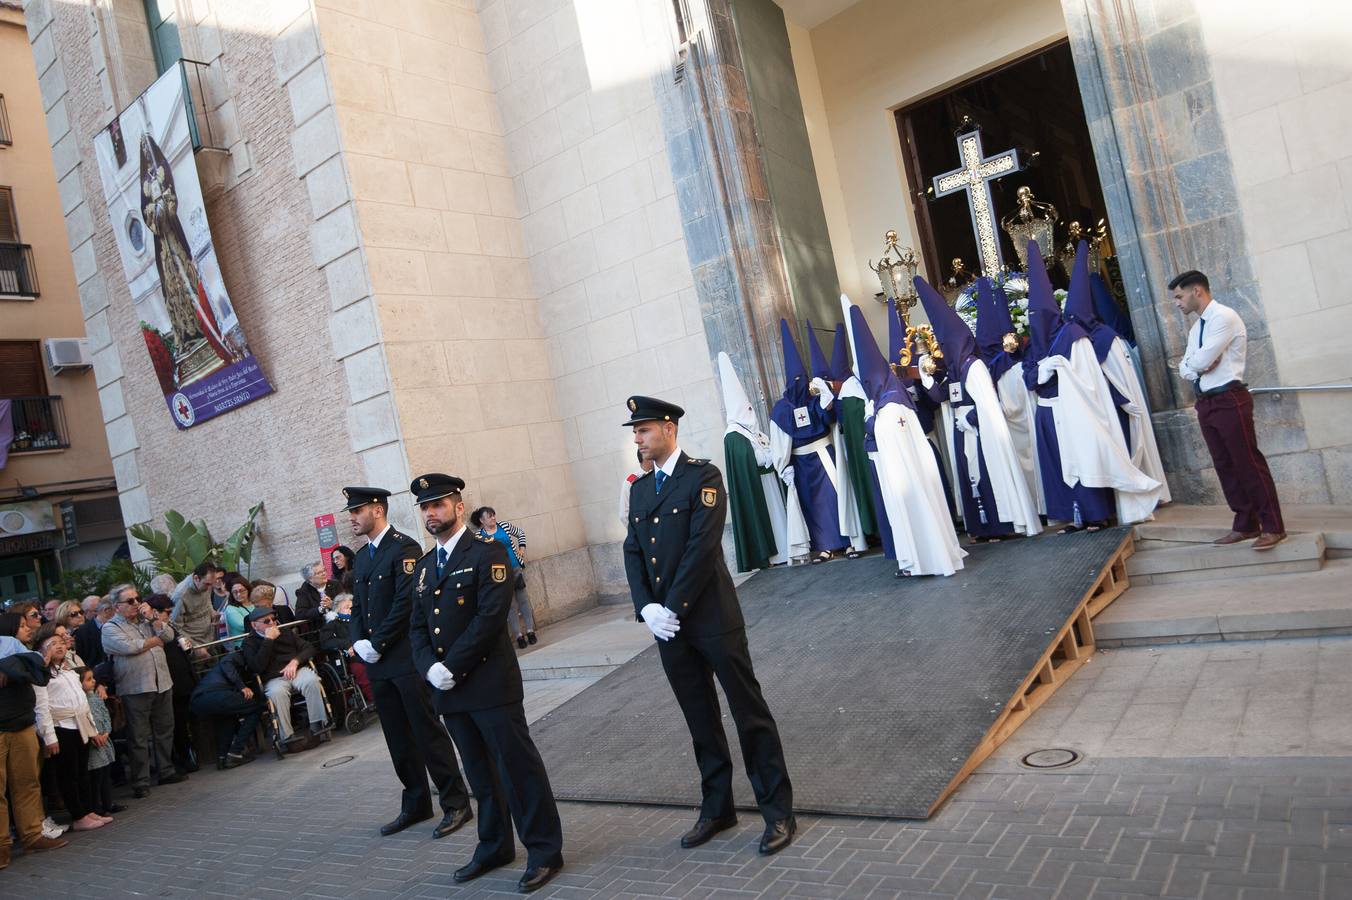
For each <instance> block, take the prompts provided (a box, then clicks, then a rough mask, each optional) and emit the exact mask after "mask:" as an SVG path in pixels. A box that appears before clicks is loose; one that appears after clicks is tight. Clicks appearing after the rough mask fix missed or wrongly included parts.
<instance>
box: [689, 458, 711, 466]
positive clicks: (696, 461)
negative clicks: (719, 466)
mask: <svg viewBox="0 0 1352 900" xmlns="http://www.w3.org/2000/svg"><path fill="white" fill-rule="evenodd" d="M707 462H708V460H707V459H695V458H693V457H692V458H690V459H687V460H686V463H687V464H688V465H692V466H702V465H704V464H705V463H707Z"/></svg>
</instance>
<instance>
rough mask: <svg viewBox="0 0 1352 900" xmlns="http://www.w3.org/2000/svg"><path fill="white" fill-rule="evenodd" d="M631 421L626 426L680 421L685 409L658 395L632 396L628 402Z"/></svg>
mask: <svg viewBox="0 0 1352 900" xmlns="http://www.w3.org/2000/svg"><path fill="white" fill-rule="evenodd" d="M627 405H628V407H629V421H628V422H625V423H623V424H624V425H625V426H629V425H638V424H639V423H640V422H679V421H680V419H681V416H683V415H685V410H683V409H681V408H680V407H679V406H677V405H676V404H675V403H668V402H667V401H666V400H658V399H657V398H656V397H637V396H635V397H630V398H629V402H628V404H627Z"/></svg>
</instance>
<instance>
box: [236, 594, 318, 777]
mask: <svg viewBox="0 0 1352 900" xmlns="http://www.w3.org/2000/svg"><path fill="white" fill-rule="evenodd" d="M249 624H250V629H251V630H250V632H249V633H248V634H247V635H246V636H245V638H244V644H243V646H241V647H240V652H241V654H242V655H243V656H244V664H245V665H246V666H248V668H249V671H250V672H253V673H254V674H255V675H257V676H258V677H259V679H260V680H261V681H262V682H263V691H264V692H265V693H266V694H267V696H268V699H269V700H270V701H271V702H272V707H273V712H274V713H275V715H276V718H277V730H278V732H279V735H278V736H279V738H280V740H281V742H282V743H284V744H286V746H287V749H288V750H289V751H292V752H296V751H299V750H308V749H310V748H311V747H314V746H316V745H317V744H318V743H319V738H320V735H322V734H324V733H325V732H327V730H328V715H327V708H326V706H325V703H324V689H323V687H321V685H320V681H319V675H318V674H316V672H315V670H314V668H313V667H312V666H310V665H309V663H310V659H311V658H312V657H313V656H314V655H315V648H314V646H313V645H311V644H310V643H309V642H308V641H306V640H305V639H304V638H302V637H301V636H300V635H299V634H297V633H296V630H295V629H294V628H285V629H283V628H279V627H278V626H277V616H276V614H275V613H274V612H273V611H272V610H271V609H269V608H268V607H258V608H255V609H254V610H253V612H251V613H250V614H249ZM295 693H298V694H300V695H301V696H302V697H304V699H305V711H306V713H307V715H308V716H309V719H310V730H309V732H308V733H307V734H297V733H295V730H294V729H293V728H292V725H291V695H292V694H295Z"/></svg>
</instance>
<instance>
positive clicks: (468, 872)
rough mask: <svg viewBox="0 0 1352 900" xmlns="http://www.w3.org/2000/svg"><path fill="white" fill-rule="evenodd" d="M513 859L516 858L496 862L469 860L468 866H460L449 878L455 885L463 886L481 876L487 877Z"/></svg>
mask: <svg viewBox="0 0 1352 900" xmlns="http://www.w3.org/2000/svg"><path fill="white" fill-rule="evenodd" d="M515 858H516V857H514V856H509V857H507V858H506V859H498V860H493V859H488V860H483V859H471V860H470V861H469V865H467V866H461V867H460V868H458V869H456V870H455V874H454V875H452V876H451V880H452V881H454V882H455V883H456V884H464V883H465V882H466V881H473V880H474V879H476V878H478V877H479V876H481V875H487V874H488V873H489V872H491V871H493V870H494V869H500V868H502V867H503V866H505V865H507V864H508V863H510V862H511V861H512V860H513V859H515Z"/></svg>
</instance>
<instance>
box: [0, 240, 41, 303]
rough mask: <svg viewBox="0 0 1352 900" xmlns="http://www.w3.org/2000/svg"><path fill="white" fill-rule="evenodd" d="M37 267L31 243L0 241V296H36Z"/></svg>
mask: <svg viewBox="0 0 1352 900" xmlns="http://www.w3.org/2000/svg"><path fill="white" fill-rule="evenodd" d="M37 295H38V267H37V265H36V264H35V263H34V262H33V247H32V245H31V244H11V243H6V242H0V296H7V297H36V296H37Z"/></svg>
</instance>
